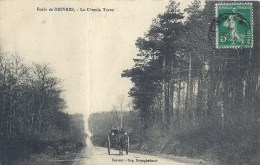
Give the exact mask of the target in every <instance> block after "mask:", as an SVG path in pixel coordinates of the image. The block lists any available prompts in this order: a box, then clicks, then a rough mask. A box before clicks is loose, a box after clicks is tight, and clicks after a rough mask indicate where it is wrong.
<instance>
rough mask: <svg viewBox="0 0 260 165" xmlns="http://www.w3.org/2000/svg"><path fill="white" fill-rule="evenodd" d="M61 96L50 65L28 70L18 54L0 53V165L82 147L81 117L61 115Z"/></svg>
mask: <svg viewBox="0 0 260 165" xmlns="http://www.w3.org/2000/svg"><path fill="white" fill-rule="evenodd" d="M62 92H63V90H62V85H61V80H59V79H58V78H56V77H54V76H53V70H52V69H51V68H50V67H49V65H47V64H42V65H41V64H33V65H31V66H28V65H25V64H24V62H23V60H22V59H21V58H20V57H19V56H18V55H17V54H15V55H9V54H8V53H4V52H3V51H1V50H0V93H1V94H0V113H1V115H0V132H1V134H0V136H1V137H0V146H1V147H0V153H1V157H0V160H1V163H0V164H2V165H6V164H8V165H9V164H11V160H15V159H17V158H27V157H28V156H29V155H30V154H33V153H41V152H43V151H45V150H48V148H49V149H50V148H51V152H53V153H55V154H58V153H61V152H65V150H66V147H67V149H69V147H68V146H67V145H68V144H70V143H72V145H75V146H78V147H80V146H83V145H84V144H85V134H84V120H83V116H81V115H69V114H67V113H65V112H63V110H64V108H66V104H65V101H64V100H63V98H62V97H61V94H62Z"/></svg>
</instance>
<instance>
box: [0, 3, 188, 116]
mask: <svg viewBox="0 0 260 165" xmlns="http://www.w3.org/2000/svg"><path fill="white" fill-rule="evenodd" d="M186 2H187V1H186ZM167 4H168V0H142V1H137V0H109V1H103V0H74V1H72V0H57V1H50V0H49V1H48V0H42V1H36V0H34V1H30V0H27V1H23V0H21V1H7V0H2V1H0V45H1V47H2V49H4V50H5V51H6V52H10V53H12V52H18V54H19V55H20V56H21V57H23V58H24V60H25V62H26V63H28V64H30V63H33V62H34V63H48V64H49V65H50V67H51V68H53V69H54V71H55V72H54V75H55V76H57V77H59V78H60V79H62V80H63V88H64V90H65V92H64V94H63V97H64V98H65V100H66V102H67V106H68V108H67V109H66V111H67V112H69V113H82V114H84V115H85V116H86V117H87V116H88V115H89V114H90V113H93V112H100V111H107V110H111V108H112V105H116V104H117V96H119V95H124V96H125V97H126V99H127V98H128V91H129V89H130V88H131V86H132V84H131V81H130V80H129V79H127V78H121V73H122V71H123V70H125V69H130V68H131V67H132V66H133V65H134V63H133V58H135V57H136V54H137V52H138V50H137V49H136V47H135V41H136V39H137V38H138V37H142V36H143V35H144V33H145V32H146V31H147V30H148V29H149V26H150V25H151V23H152V19H153V18H155V17H156V16H157V15H158V14H159V13H163V12H164V11H165V6H166V5H167ZM185 6H186V4H184V3H181V8H184V7H185ZM37 7H39V8H46V9H47V10H48V9H49V8H54V7H72V8H74V9H78V10H80V8H84V9H86V8H91V9H98V8H100V9H101V10H102V8H109V9H113V10H114V11H113V12H86V11H85V12H84V11H82V12H79V11H75V12H58V11H56V12H54V11H53V12H51V11H37ZM128 99H129V98H128Z"/></svg>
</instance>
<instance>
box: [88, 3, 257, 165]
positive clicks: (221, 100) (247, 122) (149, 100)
mask: <svg viewBox="0 0 260 165" xmlns="http://www.w3.org/2000/svg"><path fill="white" fill-rule="evenodd" d="M252 3H253V10H254V17H253V18H254V32H253V34H254V46H253V48H241V49H216V46H215V37H216V36H215V35H216V34H215V33H216V31H215V30H216V29H215V28H216V22H217V20H216V18H215V2H208V1H207V2H206V4H205V6H204V7H202V4H201V3H200V1H198V0H195V1H194V2H193V3H192V4H191V5H190V6H189V7H188V8H186V9H185V10H184V12H183V13H182V12H181V11H180V10H179V4H178V3H176V2H175V1H170V3H169V5H168V6H167V7H166V11H165V12H164V13H163V14H159V15H158V16H157V17H156V18H155V19H154V20H153V22H152V24H151V26H150V28H149V29H148V31H147V32H146V33H145V34H144V37H139V38H138V39H137V40H136V47H137V48H138V49H139V53H138V54H137V56H136V57H135V58H134V62H135V65H134V66H133V68H131V69H127V70H124V71H123V73H122V77H126V78H130V79H131V81H132V83H133V87H132V88H131V89H130V92H129V95H130V97H131V98H132V99H133V109H134V110H135V111H136V114H137V115H136V116H135V120H133V121H135V123H140V124H139V127H137V126H135V127H132V128H131V129H132V130H133V129H134V130H136V131H137V134H138V138H139V139H138V143H139V144H140V145H136V146H137V147H136V148H135V149H137V150H144V151H148V152H161V153H167V154H174V155H181V156H189V157H201V156H205V157H206V158H209V159H213V160H216V161H218V163H219V164H227V165H238V164H250V165H251V164H257V161H259V155H257V153H258V152H259V148H257V147H259V141H258V139H257V138H259V137H258V135H259V132H257V130H259V120H260V119H259V109H260V102H259V101H260V100H259V85H260V74H259V69H260V63H259V62H260V56H259V52H260V40H259V39H260V37H259V36H260V31H259V30H260V25H259V23H260V10H259V2H252ZM111 113H112V112H111ZM106 116H107V118H108V116H109V115H106ZM110 116H111V115H110ZM92 117H94V116H92ZM128 117H131V116H128ZM136 119H137V120H136ZM110 120H113V119H110ZM257 123H258V124H257ZM126 125H127V123H126ZM126 127H127V126H126ZM129 127H131V126H129ZM132 132H133V131H132ZM94 135H95V133H94ZM134 136H135V138H137V137H136V136H137V135H134ZM130 139H131V136H130ZM134 143H135V144H137V142H136V141H135V142H134ZM132 144H133V142H132Z"/></svg>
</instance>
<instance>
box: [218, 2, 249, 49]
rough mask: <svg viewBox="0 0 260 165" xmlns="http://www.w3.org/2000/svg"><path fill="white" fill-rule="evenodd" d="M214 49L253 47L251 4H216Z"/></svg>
mask: <svg viewBox="0 0 260 165" xmlns="http://www.w3.org/2000/svg"><path fill="white" fill-rule="evenodd" d="M216 18H217V27H216V47H217V48H219V49H221V48H252V47H253V8H252V3H218V4H216Z"/></svg>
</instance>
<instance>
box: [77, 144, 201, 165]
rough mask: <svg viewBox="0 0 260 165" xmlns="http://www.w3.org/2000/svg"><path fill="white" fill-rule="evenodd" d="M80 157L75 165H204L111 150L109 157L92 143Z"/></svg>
mask: <svg viewBox="0 0 260 165" xmlns="http://www.w3.org/2000/svg"><path fill="white" fill-rule="evenodd" d="M87 144H88V147H86V148H85V149H84V150H82V152H81V153H80V155H79V156H78V157H77V158H76V159H75V160H74V162H73V165H135V164H146V165H154V164H156V165H196V164H198V165H202V164H204V163H202V162H200V161H194V162H192V161H188V163H187V161H186V162H185V161H184V162H183V161H181V162H178V161H176V160H171V159H166V158H162V157H160V156H151V155H145V154H140V153H129V154H128V155H119V154H118V153H119V152H118V151H117V150H111V155H108V153H107V149H106V148H102V147H95V146H93V145H92V144H91V142H90V141H88V142H87Z"/></svg>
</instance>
